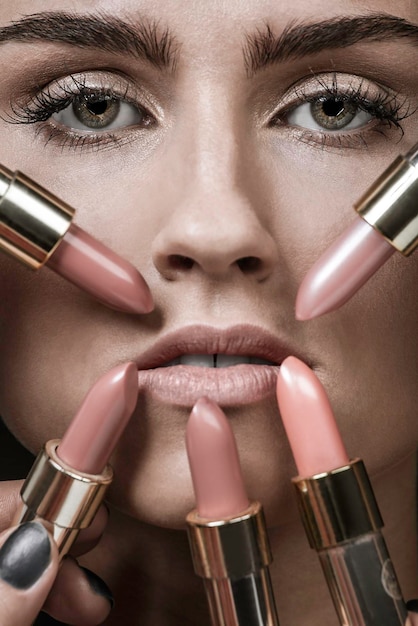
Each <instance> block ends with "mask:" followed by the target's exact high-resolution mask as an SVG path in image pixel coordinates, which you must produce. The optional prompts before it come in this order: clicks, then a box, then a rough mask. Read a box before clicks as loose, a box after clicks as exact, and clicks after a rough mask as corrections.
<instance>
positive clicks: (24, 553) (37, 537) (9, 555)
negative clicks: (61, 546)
mask: <svg viewBox="0 0 418 626" xmlns="http://www.w3.org/2000/svg"><path fill="white" fill-rule="evenodd" d="M50 560H51V544H50V543H49V536H48V533H47V531H46V529H45V528H44V527H43V526H42V524H38V522H28V523H26V524H22V525H21V526H19V528H18V529H17V530H15V531H14V532H13V533H12V534H11V535H10V537H8V538H7V540H6V541H5V543H4V544H3V546H2V548H1V549H0V578H1V579H3V580H4V581H5V582H7V583H8V584H9V585H11V586H12V587H15V588H16V589H29V587H32V585H34V584H35V583H36V581H37V580H38V579H39V578H40V577H41V576H42V574H43V573H44V571H45V570H46V568H47V567H48V565H49V563H50Z"/></svg>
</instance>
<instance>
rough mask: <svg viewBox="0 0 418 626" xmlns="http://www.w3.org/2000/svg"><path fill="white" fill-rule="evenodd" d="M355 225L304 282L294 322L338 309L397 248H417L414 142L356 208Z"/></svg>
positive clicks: (417, 179)
mask: <svg viewBox="0 0 418 626" xmlns="http://www.w3.org/2000/svg"><path fill="white" fill-rule="evenodd" d="M354 208H355V210H356V211H357V213H358V216H359V217H357V218H356V219H355V221H354V222H353V224H352V225H351V226H349V227H348V228H347V229H346V230H345V232H343V233H342V235H340V237H339V238H338V239H337V240H336V241H335V242H334V243H333V244H332V245H331V246H330V247H329V248H328V249H327V250H326V251H325V252H324V253H323V255H322V256H321V257H320V258H319V259H318V261H316V263H315V264H314V265H313V266H312V267H311V269H310V270H309V271H308V273H307V274H306V276H305V278H304V279H303V281H302V283H301V285H300V287H299V291H298V294H297V298H296V318H297V319H299V320H308V319H313V318H315V317H319V316H320V315H324V313H329V312H330V311H334V310H336V309H338V308H339V307H340V306H342V305H343V304H344V303H345V302H347V300H349V299H350V298H351V297H352V296H353V295H354V294H355V293H356V292H357V291H358V290H359V289H360V287H361V286H362V285H363V284H364V283H365V282H366V281H367V280H368V279H369V278H370V277H371V276H373V274H374V273H375V272H376V271H377V270H378V269H379V268H380V267H381V266H382V265H383V264H384V263H385V262H386V261H387V260H388V259H389V257H391V256H392V254H393V253H394V252H395V251H396V250H398V251H399V252H401V253H402V254H404V255H405V256H408V255H409V254H411V252H412V251H413V250H414V249H415V248H416V247H417V245H418V144H417V145H416V146H414V147H413V148H412V149H411V150H410V151H409V152H408V153H407V154H406V155H405V156H404V157H398V158H397V159H396V160H395V161H394V162H393V163H392V164H391V165H390V166H389V167H388V169H387V170H386V171H385V172H384V173H383V174H382V175H381V176H380V177H379V178H378V179H377V180H376V181H375V183H374V184H373V185H372V186H371V187H370V188H369V190H368V191H366V193H365V194H364V195H363V196H362V197H361V198H360V200H359V201H358V202H357V203H356V205H355V207H354Z"/></svg>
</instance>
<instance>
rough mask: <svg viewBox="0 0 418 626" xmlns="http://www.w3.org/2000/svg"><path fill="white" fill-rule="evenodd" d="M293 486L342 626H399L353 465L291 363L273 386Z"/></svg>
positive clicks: (365, 491)
mask: <svg viewBox="0 0 418 626" xmlns="http://www.w3.org/2000/svg"><path fill="white" fill-rule="evenodd" d="M277 398H278V401H279V408H280V413H281V416H282V420H283V424H284V427H285V430H286V434H287V437H288V439H289V443H290V447H291V449H292V452H293V456H294V459H295V462H296V467H297V469H298V473H299V476H297V477H296V478H294V479H293V484H294V487H295V490H296V495H297V500H298V505H299V510H300V513H301V518H302V522H303V524H304V527H305V530H306V534H307V536H308V540H309V543H310V545H311V547H312V548H314V549H315V550H316V551H317V553H318V556H319V560H320V562H321V565H322V569H323V572H324V575H325V579H326V581H327V584H328V587H329V590H330V592H331V596H332V600H333V602H334V606H335V608H336V611H337V615H338V619H339V622H340V624H341V626H401V625H402V626H405V624H406V623H407V621H406V620H407V611H406V607H405V604H404V601H403V599H402V593H401V590H400V588H399V584H398V581H397V578H396V574H395V571H394V568H393V565H392V561H391V559H390V556H389V553H388V549H387V547H386V543H385V540H384V538H383V535H382V533H381V529H382V527H383V521H382V518H381V515H380V512H379V509H378V506H377V502H376V499H375V497H374V494H373V490H372V487H371V484H370V481H369V478H368V475H367V472H366V469H365V467H364V464H363V462H362V461H361V460H360V459H354V460H350V459H349V457H348V455H347V452H346V449H345V447H344V443H343V441H342V439H341V435H340V433H339V431H338V427H337V424H336V421H335V418H334V415H333V412H332V409H331V406H330V404H329V400H328V398H327V395H326V393H325V390H324V388H323V387H322V385H321V383H320V382H319V380H318V379H317V377H316V376H315V374H314V373H313V372H312V370H311V369H310V368H309V367H308V366H307V365H305V363H302V361H299V360H298V359H296V358H295V357H288V358H287V359H285V360H284V361H283V363H282V365H281V367H280V373H279V376H278V381H277Z"/></svg>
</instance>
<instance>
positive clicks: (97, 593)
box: [0, 557, 113, 626]
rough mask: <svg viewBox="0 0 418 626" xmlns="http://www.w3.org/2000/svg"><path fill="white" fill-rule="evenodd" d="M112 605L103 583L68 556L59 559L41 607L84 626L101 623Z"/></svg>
mask: <svg viewBox="0 0 418 626" xmlns="http://www.w3.org/2000/svg"><path fill="white" fill-rule="evenodd" d="M112 607H113V597H112V594H111V592H110V590H109V588H108V586H107V585H106V583H105V582H104V581H103V580H102V579H101V578H99V577H98V576H97V575H96V574H94V573H93V572H91V571H90V570H86V569H84V568H82V567H80V566H79V565H78V563H77V561H76V560H75V559H73V558H72V557H68V558H66V559H64V560H63V562H62V566H61V569H60V572H59V574H58V577H57V579H56V581H55V584H54V587H53V589H52V590H51V593H50V594H49V596H48V598H47V600H46V602H45V605H44V611H46V612H47V613H49V615H51V616H52V617H53V618H55V619H57V620H59V621H61V622H65V623H70V624H84V625H86V626H87V625H88V624H91V625H93V624H102V623H103V622H104V621H105V619H106V618H107V616H108V614H109V612H110V611H111V609H112ZM0 623H1V622H0Z"/></svg>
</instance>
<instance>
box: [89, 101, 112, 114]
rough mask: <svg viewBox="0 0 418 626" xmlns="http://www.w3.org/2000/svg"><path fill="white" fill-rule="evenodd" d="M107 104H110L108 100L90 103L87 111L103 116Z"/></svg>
mask: <svg viewBox="0 0 418 626" xmlns="http://www.w3.org/2000/svg"><path fill="white" fill-rule="evenodd" d="M107 104H108V103H107V101H106V100H100V101H99V102H89V103H88V104H87V109H88V110H89V111H90V113H92V114H93V115H103V113H105V112H106V109H107Z"/></svg>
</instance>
